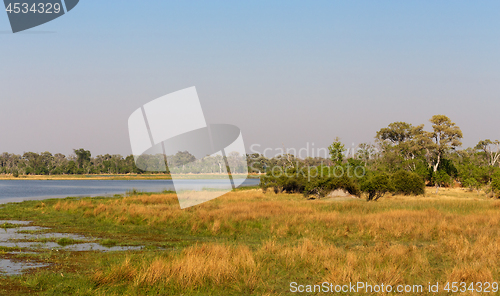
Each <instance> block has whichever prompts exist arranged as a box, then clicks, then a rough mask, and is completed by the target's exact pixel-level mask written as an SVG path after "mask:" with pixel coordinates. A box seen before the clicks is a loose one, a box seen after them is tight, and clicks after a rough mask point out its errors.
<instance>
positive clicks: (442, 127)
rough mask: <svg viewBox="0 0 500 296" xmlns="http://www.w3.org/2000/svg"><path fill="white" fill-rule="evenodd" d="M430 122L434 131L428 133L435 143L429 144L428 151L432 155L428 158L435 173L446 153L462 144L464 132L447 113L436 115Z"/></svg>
mask: <svg viewBox="0 0 500 296" xmlns="http://www.w3.org/2000/svg"><path fill="white" fill-rule="evenodd" d="M430 122H431V123H432V130H433V131H432V132H431V133H429V134H428V135H429V136H430V138H431V139H432V140H433V143H432V144H430V145H429V146H428V150H427V151H428V152H429V153H428V154H429V155H430V156H431V157H429V158H428V159H429V166H431V167H432V169H433V171H434V173H435V172H437V170H438V167H439V164H440V163H441V161H442V159H443V157H444V156H445V154H446V153H447V152H449V151H450V150H454V149H455V148H457V147H459V146H461V145H462V142H461V141H460V139H462V137H463V134H462V131H461V130H460V128H459V127H458V126H457V125H456V124H455V123H454V122H452V121H451V120H450V119H449V118H448V117H447V116H445V115H434V116H432V118H431V119H430Z"/></svg>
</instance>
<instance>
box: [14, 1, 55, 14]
mask: <svg viewBox="0 0 500 296" xmlns="http://www.w3.org/2000/svg"><path fill="white" fill-rule="evenodd" d="M5 10H6V11H7V12H8V13H59V12H61V4H59V3H56V4H52V3H33V4H32V5H31V6H30V5H29V4H28V3H9V5H8V6H7V8H6V9H5Z"/></svg>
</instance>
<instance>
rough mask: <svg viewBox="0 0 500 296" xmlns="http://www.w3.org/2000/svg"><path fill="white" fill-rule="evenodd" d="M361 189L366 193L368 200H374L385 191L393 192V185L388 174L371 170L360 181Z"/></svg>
mask: <svg viewBox="0 0 500 296" xmlns="http://www.w3.org/2000/svg"><path fill="white" fill-rule="evenodd" d="M361 190H362V191H363V192H366V193H367V194H368V198H367V200H368V201H376V200H378V199H379V198H381V197H382V196H384V194H386V193H387V192H393V191H394V185H393V183H392V180H391V178H390V176H389V175H388V174H386V173H381V172H373V173H371V174H370V175H369V176H367V177H366V178H365V179H364V180H363V181H362V182H361Z"/></svg>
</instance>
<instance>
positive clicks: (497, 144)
mask: <svg viewBox="0 0 500 296" xmlns="http://www.w3.org/2000/svg"><path fill="white" fill-rule="evenodd" d="M475 148H476V149H477V150H480V151H482V152H484V155H485V158H486V161H487V163H488V165H489V166H494V165H495V164H497V163H498V161H499V159H500V141H498V140H495V141H492V140H490V139H486V140H484V141H479V143H477V145H476V147H475Z"/></svg>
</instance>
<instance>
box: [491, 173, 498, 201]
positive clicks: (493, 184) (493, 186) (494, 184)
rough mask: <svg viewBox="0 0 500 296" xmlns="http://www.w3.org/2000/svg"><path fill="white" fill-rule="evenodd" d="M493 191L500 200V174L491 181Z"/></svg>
mask: <svg viewBox="0 0 500 296" xmlns="http://www.w3.org/2000/svg"><path fill="white" fill-rule="evenodd" d="M491 191H492V193H493V196H494V197H495V198H500V174H495V175H494V176H493V180H492V181H491Z"/></svg>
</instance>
